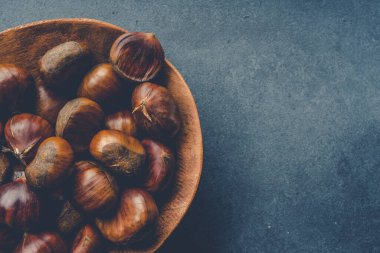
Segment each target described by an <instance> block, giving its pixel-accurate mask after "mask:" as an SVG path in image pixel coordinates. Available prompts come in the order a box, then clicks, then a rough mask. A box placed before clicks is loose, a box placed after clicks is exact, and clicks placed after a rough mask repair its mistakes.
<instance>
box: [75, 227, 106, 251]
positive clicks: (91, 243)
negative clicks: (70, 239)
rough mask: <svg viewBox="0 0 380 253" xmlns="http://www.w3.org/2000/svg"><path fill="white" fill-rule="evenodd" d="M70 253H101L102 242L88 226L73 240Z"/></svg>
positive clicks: (96, 233)
mask: <svg viewBox="0 0 380 253" xmlns="http://www.w3.org/2000/svg"><path fill="white" fill-rule="evenodd" d="M71 252H72V253H102V252H104V251H103V249H102V240H101V238H100V235H99V234H98V232H97V231H96V230H95V229H94V228H93V227H91V226H90V225H86V226H84V227H83V228H82V229H81V230H80V231H79V233H78V234H77V236H76V237H75V239H74V243H73V247H72V249H71Z"/></svg>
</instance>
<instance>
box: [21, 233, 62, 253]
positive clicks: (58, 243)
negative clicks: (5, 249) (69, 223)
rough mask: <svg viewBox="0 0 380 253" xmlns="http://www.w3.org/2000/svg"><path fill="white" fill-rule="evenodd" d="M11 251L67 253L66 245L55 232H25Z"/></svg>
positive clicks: (23, 252) (22, 252)
mask: <svg viewBox="0 0 380 253" xmlns="http://www.w3.org/2000/svg"><path fill="white" fill-rule="evenodd" d="M13 253H67V247H66V244H65V242H64V241H63V239H62V238H61V236H59V235H58V234H57V233H54V232H42V233H38V234H31V233H25V234H24V236H23V238H22V239H21V241H20V242H19V244H18V245H17V248H16V249H15V251H14V252H13Z"/></svg>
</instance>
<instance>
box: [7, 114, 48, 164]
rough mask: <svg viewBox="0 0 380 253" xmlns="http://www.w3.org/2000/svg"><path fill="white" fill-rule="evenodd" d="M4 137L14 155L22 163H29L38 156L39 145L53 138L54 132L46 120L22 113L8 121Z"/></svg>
mask: <svg viewBox="0 0 380 253" xmlns="http://www.w3.org/2000/svg"><path fill="white" fill-rule="evenodd" d="M4 135H5V140H6V141H7V144H8V146H9V147H10V148H11V150H12V152H13V154H14V155H15V156H16V157H17V158H18V159H20V160H21V161H22V162H25V163H29V162H30V161H31V160H32V159H33V158H34V156H35V155H36V152H37V148H38V146H39V144H40V143H41V142H42V141H43V140H45V139H46V138H48V137H50V136H53V135H54V130H53V127H52V126H51V124H50V123H49V122H48V121H47V120H45V119H44V118H42V117H40V116H37V115H34V114H29V113H22V114H17V115H15V116H13V117H12V118H10V119H9V120H8V122H7V124H6V125H5V128H4Z"/></svg>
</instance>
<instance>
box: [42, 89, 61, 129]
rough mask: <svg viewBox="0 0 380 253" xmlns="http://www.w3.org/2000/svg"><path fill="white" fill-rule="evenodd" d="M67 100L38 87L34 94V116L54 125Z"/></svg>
mask: <svg viewBox="0 0 380 253" xmlns="http://www.w3.org/2000/svg"><path fill="white" fill-rule="evenodd" d="M67 101H68V99H67V98H64V97H62V96H59V95H58V94H56V93H54V92H53V91H51V90H50V89H48V88H46V87H44V86H42V85H40V86H38V87H37V92H36V114H37V115H39V116H41V117H42V118H44V119H46V120H48V121H49V122H50V123H52V124H53V125H55V121H56V120H57V116H58V113H59V111H60V110H61V109H62V107H63V106H64V105H65V104H66V103H67Z"/></svg>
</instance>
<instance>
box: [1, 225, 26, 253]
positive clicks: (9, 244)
mask: <svg viewBox="0 0 380 253" xmlns="http://www.w3.org/2000/svg"><path fill="white" fill-rule="evenodd" d="M21 235H22V234H21V232H20V231H18V230H15V229H11V228H10V227H8V226H5V225H0V252H4V253H5V252H11V251H12V249H13V248H14V247H15V246H16V245H17V243H18V241H19V240H20V238H21ZM2 250H4V251H2Z"/></svg>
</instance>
